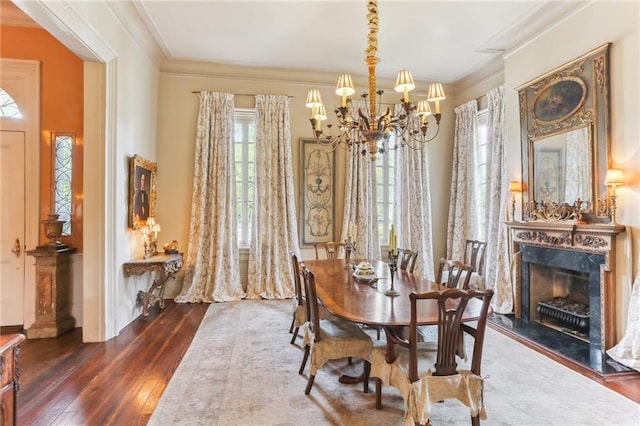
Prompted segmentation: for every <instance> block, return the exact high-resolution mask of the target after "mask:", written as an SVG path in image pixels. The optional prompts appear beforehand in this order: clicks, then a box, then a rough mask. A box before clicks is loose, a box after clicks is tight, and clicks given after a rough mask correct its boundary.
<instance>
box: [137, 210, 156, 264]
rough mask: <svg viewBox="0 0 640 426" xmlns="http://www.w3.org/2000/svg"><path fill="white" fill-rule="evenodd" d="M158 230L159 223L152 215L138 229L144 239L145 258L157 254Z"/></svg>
mask: <svg viewBox="0 0 640 426" xmlns="http://www.w3.org/2000/svg"><path fill="white" fill-rule="evenodd" d="M158 232H160V224H159V223H157V222H156V220H155V219H154V218H153V217H149V218H148V219H147V222H146V224H145V225H144V226H143V227H142V228H141V229H140V233H141V234H142V236H143V241H144V242H143V244H144V258H145V259H148V258H150V257H151V256H155V255H157V254H158Z"/></svg>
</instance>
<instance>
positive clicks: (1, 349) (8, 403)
mask: <svg viewBox="0 0 640 426" xmlns="http://www.w3.org/2000/svg"><path fill="white" fill-rule="evenodd" d="M23 341H24V335H22V334H8V335H5V336H0V425H2V426H4V425H17V424H18V380H19V377H20V370H19V369H18V356H19V354H20V344H21V343H22V342H23Z"/></svg>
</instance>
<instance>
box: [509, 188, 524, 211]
mask: <svg viewBox="0 0 640 426" xmlns="http://www.w3.org/2000/svg"><path fill="white" fill-rule="evenodd" d="M524 187H525V186H524V184H523V183H521V182H520V181H517V180H512V181H511V183H509V192H510V193H511V220H512V221H515V220H516V193H519V192H522V191H524Z"/></svg>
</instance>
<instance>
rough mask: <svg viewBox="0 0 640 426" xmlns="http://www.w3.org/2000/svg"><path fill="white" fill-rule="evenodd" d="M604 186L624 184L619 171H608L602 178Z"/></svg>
mask: <svg viewBox="0 0 640 426" xmlns="http://www.w3.org/2000/svg"><path fill="white" fill-rule="evenodd" d="M604 184H605V185H608V186H619V185H622V184H624V176H623V174H622V170H620V169H609V170H607V175H606V176H605V178H604Z"/></svg>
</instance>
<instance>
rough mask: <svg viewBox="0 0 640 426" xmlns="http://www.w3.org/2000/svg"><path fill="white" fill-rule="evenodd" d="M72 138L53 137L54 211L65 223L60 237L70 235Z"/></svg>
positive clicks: (67, 136)
mask: <svg viewBox="0 0 640 426" xmlns="http://www.w3.org/2000/svg"><path fill="white" fill-rule="evenodd" d="M73 139H74V138H73V136H71V135H54V140H53V143H54V165H53V173H54V176H53V181H54V189H55V190H54V195H53V198H54V199H53V203H54V211H55V212H56V214H57V215H59V216H60V220H63V221H65V223H64V224H63V225H62V235H65V236H69V235H71V201H72V196H71V195H72V194H71V177H72V161H71V160H72V152H73V151H72V150H73Z"/></svg>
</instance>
